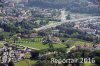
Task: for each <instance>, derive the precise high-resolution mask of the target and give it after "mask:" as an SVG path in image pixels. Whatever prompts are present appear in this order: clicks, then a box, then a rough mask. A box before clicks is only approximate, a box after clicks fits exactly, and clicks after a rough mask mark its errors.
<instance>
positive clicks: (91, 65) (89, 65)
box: [84, 63, 93, 66]
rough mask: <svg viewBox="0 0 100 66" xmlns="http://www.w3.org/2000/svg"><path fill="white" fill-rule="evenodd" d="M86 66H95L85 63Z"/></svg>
mask: <svg viewBox="0 0 100 66" xmlns="http://www.w3.org/2000/svg"><path fill="white" fill-rule="evenodd" d="M84 66H93V64H92V63H85V64H84Z"/></svg>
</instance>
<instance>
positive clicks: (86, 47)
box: [76, 44, 100, 51]
mask: <svg viewBox="0 0 100 66" xmlns="http://www.w3.org/2000/svg"><path fill="white" fill-rule="evenodd" d="M76 49H78V50H80V49H83V50H90V51H96V50H100V44H96V45H89V44H84V45H77V46H76Z"/></svg>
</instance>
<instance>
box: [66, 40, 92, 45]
mask: <svg viewBox="0 0 100 66" xmlns="http://www.w3.org/2000/svg"><path fill="white" fill-rule="evenodd" d="M66 43H67V44H72V45H82V44H90V45H92V43H90V42H87V41H84V40H80V39H75V38H68V39H67V40H66V42H65V44H66Z"/></svg>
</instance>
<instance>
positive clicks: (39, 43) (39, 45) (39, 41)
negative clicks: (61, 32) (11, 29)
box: [7, 38, 64, 49]
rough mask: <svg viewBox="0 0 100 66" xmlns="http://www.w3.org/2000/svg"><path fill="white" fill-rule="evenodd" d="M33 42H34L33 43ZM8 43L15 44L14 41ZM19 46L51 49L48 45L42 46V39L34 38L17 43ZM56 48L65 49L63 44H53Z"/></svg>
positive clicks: (10, 40)
mask: <svg viewBox="0 0 100 66" xmlns="http://www.w3.org/2000/svg"><path fill="white" fill-rule="evenodd" d="M32 40H33V41H32ZM7 41H9V42H11V43H13V39H8V40H7ZM16 44H17V45H24V46H27V47H32V48H37V49H47V48H49V46H48V44H45V45H44V44H42V38H33V39H21V40H18V41H16ZM53 46H54V48H61V47H64V45H63V44H53Z"/></svg>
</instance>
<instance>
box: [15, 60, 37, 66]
mask: <svg viewBox="0 0 100 66" xmlns="http://www.w3.org/2000/svg"><path fill="white" fill-rule="evenodd" d="M35 63H36V61H34V60H28V59H26V60H22V61H20V62H17V63H15V66H30V65H33V64H35Z"/></svg>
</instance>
